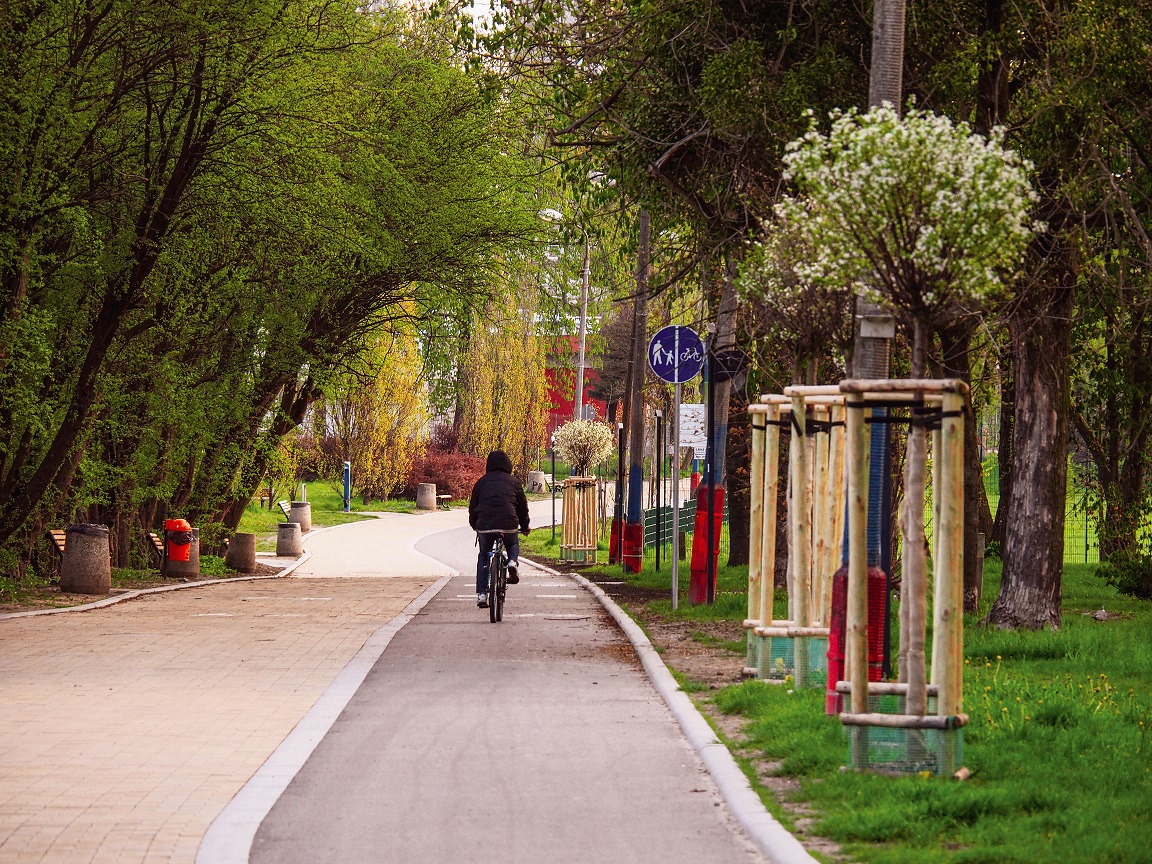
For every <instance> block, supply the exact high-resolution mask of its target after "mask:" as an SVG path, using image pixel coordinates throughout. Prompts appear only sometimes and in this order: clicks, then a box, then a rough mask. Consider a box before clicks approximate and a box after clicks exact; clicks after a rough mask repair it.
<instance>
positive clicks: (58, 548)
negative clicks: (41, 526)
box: [48, 528, 68, 561]
mask: <svg viewBox="0 0 1152 864" xmlns="http://www.w3.org/2000/svg"><path fill="white" fill-rule="evenodd" d="M48 541H49V542H50V543H51V544H52V549H53V551H55V552H56V555H57V556H58V557H59V558H60V560H61V561H63V560H64V544H65V543H66V542H67V541H68V535H67V534H66V533H65V531H64V529H63V528H49V529H48Z"/></svg>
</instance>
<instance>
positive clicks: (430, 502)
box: [416, 483, 436, 510]
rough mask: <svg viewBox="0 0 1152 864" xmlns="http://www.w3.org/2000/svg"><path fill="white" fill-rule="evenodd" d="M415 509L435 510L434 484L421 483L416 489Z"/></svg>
mask: <svg viewBox="0 0 1152 864" xmlns="http://www.w3.org/2000/svg"><path fill="white" fill-rule="evenodd" d="M416 509H417V510H435V509H436V484H435V483H421V484H419V485H418V486H417V487H416Z"/></svg>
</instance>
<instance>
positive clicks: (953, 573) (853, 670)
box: [837, 379, 968, 765]
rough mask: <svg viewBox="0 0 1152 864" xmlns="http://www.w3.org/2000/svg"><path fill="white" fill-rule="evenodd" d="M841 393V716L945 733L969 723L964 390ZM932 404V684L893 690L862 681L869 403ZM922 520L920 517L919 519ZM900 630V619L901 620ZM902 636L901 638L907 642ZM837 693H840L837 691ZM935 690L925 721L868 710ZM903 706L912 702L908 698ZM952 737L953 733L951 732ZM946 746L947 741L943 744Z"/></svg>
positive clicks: (904, 387) (921, 384)
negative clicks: (844, 547)
mask: <svg viewBox="0 0 1152 864" xmlns="http://www.w3.org/2000/svg"><path fill="white" fill-rule="evenodd" d="M840 391H841V392H842V393H843V394H844V395H845V397H846V400H845V407H846V409H847V417H846V437H847V474H848V626H847V664H846V665H847V670H846V671H847V675H848V681H847V682H839V683H838V684H837V690H839V691H840V692H847V693H849V694H851V699H850V709H849V710H848V711H845V712H844V713H842V714H841V715H840V721H841V723H843V724H844V725H845V726H851V727H856V728H857V729H859V728H860V727H879V728H903V729H924V730H943V731H945V732H949V733H951V732H952V731H953V730H959V729H961V728H962V727H963V726H964V725H965V724H966V723H967V721H968V718H967V716H966V715H965V714H964V713H963V700H962V694H961V688H962V686H963V662H964V660H963V629H962V626H963V615H962V612H963V586H964V561H963V554H964V552H963V525H964V477H963V470H964V461H963V460H964V419H963V407H964V400H965V399H966V397H967V394H968V387H967V385H966V384H964V382H962V381H959V380H955V379H941V380H935V379H921V380H891V379H884V380H846V381H842V382H841V383H840ZM894 401H901V402H908V403H909V404H910V405H912V404H919V405H928V406H938V407H939V409H940V412H939V415H938V419H939V428H938V430H937V431H935V432H934V433H933V439H932V448H933V450H932V462H933V476H932V483H933V501H934V518H935V520H936V522H935V525H934V526H933V536H934V539H935V544H934V545H935V549H934V554H933V566H934V577H935V602H934V609H933V616H934V617H933V643H932V670H931V680H930V681H925V680H919V681H903V682H900V683H899V684H897V685H891V684H885V685H876V684H871V685H870V684H869V683H868V644H867V635H866V626H867V618H868V595H867V591H868V582H867V570H868V557H867V556H868V547H867V525H868V474H869V468H870V465H869V459H870V447H869V441H868V427H867V420H868V415H869V414H870V412H871V408H870V407H869V405H871V404H874V403H885V404H891V403H892V402H894ZM921 518H922V514H921ZM902 624H904V625H905V626H908V625H907V619H906V620H904V621H902ZM907 638H908V634H907V633H901V639H902V640H904V639H907ZM841 688H843V689H841ZM930 689H931V690H932V691H935V694H936V696H937V699H936V713H935V714H924V715H908V714H877V713H875V712H872V711H869V709H868V697H869V696H870V695H884V694H896V695H902V696H906V697H907V696H908V694H909V693H911V692H913V691H919V693H920V694H925V693H927V692H928V691H929V690H930ZM909 701H912V700H911V699H909ZM957 734H958V733H957ZM864 741H865V739H864V738H862V737H861V736H859V735H857V734H856V733H853V738H852V746H853V748H854V750H853V754H852V755H851V757H850V758H851V761H852V763H853V764H856V765H859V764H864V762H866V757H865V756H863V755H861V754H859V753H857V752H856V749H855V748H857V747H862V746H865V744H864V743H863V742H864ZM948 746H949V747H952V746H953V742H952V741H951V739H949V742H948Z"/></svg>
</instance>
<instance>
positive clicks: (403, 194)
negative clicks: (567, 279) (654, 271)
mask: <svg viewBox="0 0 1152 864" xmlns="http://www.w3.org/2000/svg"><path fill="white" fill-rule="evenodd" d="M0 21H2V26H4V29H5V32H6V33H10V34H11V36H12V38H11V40H7V39H6V40H5V42H4V46H3V48H0V89H3V90H4V92H5V93H6V94H10V95H11V98H8V99H6V100H5V101H4V104H3V105H2V106H0V128H2V129H3V131H2V132H0V189H3V195H2V196H0V197H2V200H3V202H4V203H3V205H2V206H0V287H2V289H3V290H2V292H0V430H2V431H0V502H2V505H3V506H0V542H3V541H5V540H6V539H8V538H11V537H14V536H20V535H23V534H31V535H37V534H38V533H39V531H40V528H41V526H42V525H44V524H46V523H48V522H52V521H59V520H60V519H61V518H62V517H61V516H60V515H58V514H62V513H70V512H72V511H73V510H74V509H75V508H77V507H90V508H91V509H90V511H89V512H90V514H91V515H90V517H89V518H94V519H98V520H99V521H103V522H106V523H107V524H109V525H112V526H120V525H124V524H128V525H134V524H138V523H141V522H143V523H144V524H148V523H153V524H154V523H155V521H156V520H157V519H159V518H162V515H163V512H164V511H165V509H178V510H180V511H181V512H185V513H187V514H188V515H189V516H191V517H193V521H194V522H196V524H198V525H200V526H201V527H203V526H205V525H206V524H208V523H210V522H216V521H223V522H224V523H225V524H228V525H230V526H235V525H236V524H237V522H238V521H239V519H240V516H241V514H242V513H243V510H244V506H245V504H246V502H247V500H248V498H249V496H250V495H251V494H252V492H253V491H254V490H255V488H256V486H257V484H258V483H259V482H260V481H261V478H263V477H265V476H270V477H275V476H276V475H278V474H279V475H282V476H281V477H279V478H277V483H276V484H275V485H288V484H290V483H291V481H292V480H293V479H294V478H293V477H292V475H293V474H294V469H295V464H294V462H295V456H294V454H292V453H291V452H286V451H285V449H284V448H283V447H282V446H281V442H282V439H283V437H284V435H285V434H286V433H288V432H289V431H291V430H292V429H293V428H294V427H295V426H297V425H298V424H299V423H300V422H301V421H302V420H303V418H304V416H305V414H306V413H307V411H308V409H309V407H310V405H311V404H312V402H313V401H314V400H315V399H316V398H317V396H318V395H319V394H320V393H321V392H322V391H323V389H324V388H325V387H326V386H327V385H328V384H329V383H330V382H331V381H332V379H333V378H334V377H335V376H337V375H338V374H339V372H340V370H342V369H344V368H345V367H347V366H349V365H354V364H355V362H356V358H357V357H358V356H359V354H360V353H361V352H362V351H363V350H365V349H366V347H368V346H369V345H371V344H372V341H373V336H374V334H375V333H377V332H378V331H379V330H380V329H381V328H383V327H387V326H391V325H394V324H395V322H397V321H403V322H405V323H406V324H408V325H413V326H414V325H417V324H419V322H422V321H427V320H431V319H437V318H439V317H441V316H442V315H444V314H445V313H447V312H457V313H460V314H464V315H467V314H468V312H469V310H470V309H471V308H472V307H474V306H476V305H478V304H479V303H481V302H483V300H484V299H485V295H486V294H487V289H486V288H485V287H484V285H485V282H486V280H487V277H488V274H489V272H490V271H491V269H492V268H493V263H494V261H495V259H496V257H497V254H498V253H505V252H507V250H509V249H516V248H518V247H519V246H520V245H521V243H522V240H523V239H524V238H527V237H529V236H530V235H531V234H532V233H533V232H534V231H535V218H534V211H533V209H532V208H531V207H530V206H527V205H526V204H525V203H524V202H523V199H522V191H523V190H522V188H521V178H522V177H523V176H524V175H525V174H526V173H527V172H526V171H525V169H524V166H523V161H522V156H521V155H520V154H521V153H522V147H520V146H519V144H518V137H519V136H520V134H521V131H520V127H519V126H517V125H516V124H515V123H513V122H510V120H511V117H512V116H513V114H512V111H513V109H512V107H511V105H510V103H508V102H507V101H505V100H503V99H502V98H501V94H500V92H499V91H498V90H492V89H491V88H490V87H489V86H488V85H489V83H490V82H487V80H486V78H485V76H483V75H473V74H470V73H468V72H465V71H463V70H462V69H461V68H460V67H459V66H458V65H457V64H456V63H455V62H454V59H453V57H452V56H451V54H450V53H449V52H448V50H447V49H446V47H445V46H444V44H443V43H442V42H441V41H439V40H438V39H437V38H436V37H435V35H434V34H431V33H428V32H425V31H424V30H422V29H421V26H420V25H418V24H416V23H415V22H414V19H411V18H409V17H406V15H405V14H404V13H401V12H397V11H390V10H377V11H368V10H364V9H361V8H359V7H357V6H356V5H355V4H354V3H350V2H345V0H340V2H337V3H327V2H311V0H307V2H303V3H296V4H290V5H289V6H287V7H285V6H284V5H283V4H280V3H277V2H268V0H243V2H240V3H234V4H231V5H227V6H226V7H220V6H219V5H217V6H205V5H204V4H195V3H186V2H177V3H174V4H165V5H163V6H154V5H147V4H145V5H144V6H141V5H140V4H133V3H128V2H124V0H105V2H103V3H101V4H100V14H89V12H88V11H85V9H82V8H80V7H72V6H69V5H67V4H57V3H49V4H38V3H31V2H24V0H18V2H16V3H14V4H8V5H7V6H6V7H5V9H4V10H3V12H0ZM81 32H82V33H85V34H86V36H85V38H79V37H76V36H75V34H77V33H81ZM114 554H115V555H116V557H117V559H118V560H120V561H121V563H126V551H125V550H114Z"/></svg>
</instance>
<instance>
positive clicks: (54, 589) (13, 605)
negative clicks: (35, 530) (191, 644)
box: [0, 562, 280, 614]
mask: <svg viewBox="0 0 1152 864" xmlns="http://www.w3.org/2000/svg"><path fill="white" fill-rule="evenodd" d="M151 572H152V573H153V574H154V578H143V579H132V580H124V581H120V582H119V583H113V586H112V590H111V591H110V592H109V593H108V594H107V595H106V596H108V597H114V596H116V595H117V594H126V593H128V592H129V591H138V590H140V589H142V588H158V587H160V586H161V585H179V584H180V581H179V580H178V579H161V578H160V571H159V570H153V571H151ZM279 572H280V568H279V567H270V566H268V565H267V564H261V563H259V562H257V564H256V569H255V570H254V571H253V572H251V573H232V574H230V575H228V576H219V577H217V576H207V575H203V574H201V575H200V576H198V577H196V579H195V580H193V581H198V582H202V581H207V580H209V579H217V580H219V581H221V582H226V581H228V580H229V579H236V578H239V577H242V576H275V575H276V574H277V573H279ZM103 599H104V597H102V596H99V595H92V594H72V593H70V592H66V591H61V590H60V584H59V583H58V582H56V581H53V582H51V583H50V584H48V585H35V586H32V587H30V588H27V589H26V590H24V591H22V592H21V594H20V597H19V598H17V599H16V600H6V601H5V602H2V603H0V614H6V613H9V612H34V611H36V610H39V609H63V608H65V607H67V606H82V605H83V604H85V603H92V602H94V601H96V600H103Z"/></svg>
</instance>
